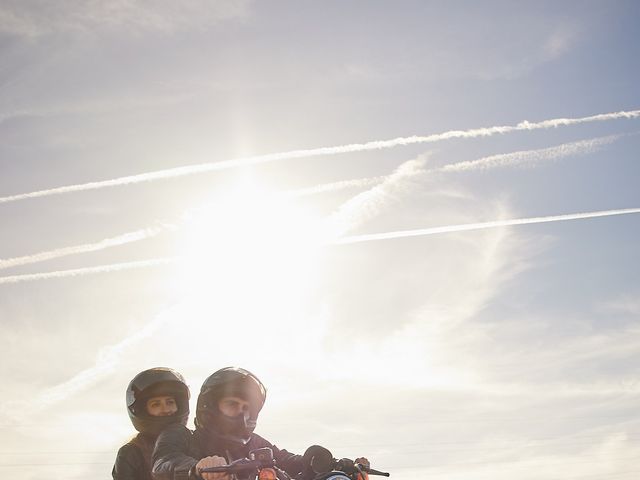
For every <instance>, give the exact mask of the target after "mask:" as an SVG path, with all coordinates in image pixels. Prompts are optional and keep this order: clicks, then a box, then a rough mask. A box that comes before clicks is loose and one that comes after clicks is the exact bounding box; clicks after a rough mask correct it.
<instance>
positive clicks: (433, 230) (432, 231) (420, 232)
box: [333, 208, 640, 245]
mask: <svg viewBox="0 0 640 480" xmlns="http://www.w3.org/2000/svg"><path fill="white" fill-rule="evenodd" d="M632 213H640V208H625V209H621V210H602V211H597V212H587V213H570V214H566V215H552V216H548V217H532V218H516V219H512V220H495V221H491V222H481V223H466V224H462V225H447V226H444V227H430V228H420V229H417V230H398V231H395V232H384V233H372V234H368V235H353V236H350V237H343V238H341V239H338V240H336V241H334V242H333V243H334V244H336V245H345V244H351V243H361V242H372V241H375V240H390V239H394V238H405V237H420V236H425V235H436V234H440V233H451V232H464V231H469V230H483V229H486V228H495V227H508V226H512V225H527V224H531V223H548V222H562V221H566V220H580V219H584V218H596V217H609V216H612V215H628V214H632Z"/></svg>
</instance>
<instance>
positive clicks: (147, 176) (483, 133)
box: [0, 110, 640, 203]
mask: <svg viewBox="0 0 640 480" xmlns="http://www.w3.org/2000/svg"><path fill="white" fill-rule="evenodd" d="M638 117H640V110H631V111H620V112H612V113H601V114H598V115H592V116H588V117H579V118H554V119H550V120H543V121H541V122H529V121H527V120H525V121H523V122H520V123H518V124H517V125H506V126H493V127H484V128H475V129H469V130H449V131H447V132H443V133H438V134H433V135H427V136H411V137H400V138H395V139H392V140H377V141H372V142H367V143H354V144H348V145H339V146H333V147H319V148H313V149H306V150H292V151H288V152H280V153H272V154H267V155H257V156H252V157H246V158H238V159H232V160H225V161H221V162H213V163H202V164H199V165H188V166H184V167H177V168H170V169H166V170H158V171H155V172H148V173H142V174H138V175H130V176H126V177H119V178H114V179H111V180H103V181H97V182H89V183H83V184H76V185H67V186H63V187H57V188H51V189H47V190H39V191H35V192H30V193H22V194H17V195H10V196H6V197H1V198H0V203H7V202H15V201H18V200H25V199H28V198H38V197H45V196H50V195H59V194H63V193H72V192H80V191H86V190H95V189H99V188H107V187H115V186H121V185H131V184H135V183H142V182H150V181H155V180H161V179H168V178H175V177H180V176H185V175H194V174H198V173H204V172H214V171H220V170H227V169H230V168H236V167H241V166H247V165H256V164H260V163H267V162H273V161H280V160H288V159H296V158H306V157H319V156H327V155H337V154H342V153H353V152H363V151H370V150H382V149H387V148H394V147H399V146H406V145H413V144H420V143H433V142H439V141H443V140H450V139H456V138H476V137H489V136H492V135H498V134H506V133H511V132H517V131H530V130H540V129H549V128H556V127H561V126H568V125H578V124H582V123H590V122H602V121H609V120H616V119H623V118H626V119H632V118H638Z"/></svg>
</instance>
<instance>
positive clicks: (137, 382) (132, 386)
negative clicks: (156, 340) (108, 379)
mask: <svg viewBox="0 0 640 480" xmlns="http://www.w3.org/2000/svg"><path fill="white" fill-rule="evenodd" d="M126 403H127V412H128V413H129V418H130V419H131V423H133V427H134V428H135V429H136V430H137V431H138V432H139V433H138V435H136V436H135V437H134V438H133V439H132V440H131V441H129V442H128V443H126V444H125V445H123V446H122V447H121V448H120V449H119V450H118V454H117V456H116V461H115V464H114V466H113V471H112V476H113V478H114V480H151V479H152V477H151V466H152V464H151V454H152V453H153V447H154V445H155V443H156V439H157V438H158V435H159V434H160V432H161V431H162V430H163V429H164V428H165V427H167V426H168V425H171V424H174V423H176V424H178V425H182V426H184V425H186V424H187V419H188V417H189V387H187V385H186V383H185V381H184V378H183V377H182V375H180V374H179V373H178V372H176V371H174V370H172V369H170V368H160V367H159V368H151V369H149V370H145V371H143V372H140V373H139V374H138V375H136V376H135V377H134V378H133V380H131V382H130V383H129V386H128V387H127V393H126Z"/></svg>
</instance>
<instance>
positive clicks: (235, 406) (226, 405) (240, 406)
mask: <svg viewBox="0 0 640 480" xmlns="http://www.w3.org/2000/svg"><path fill="white" fill-rule="evenodd" d="M218 409H219V410H220V411H221V412H222V414H223V415H226V416H227V417H237V416H238V415H241V414H242V415H244V417H245V418H247V417H249V415H250V413H249V402H247V401H246V400H243V399H242V398H240V397H222V398H221V399H220V400H219V401H218Z"/></svg>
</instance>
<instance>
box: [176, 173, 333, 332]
mask: <svg viewBox="0 0 640 480" xmlns="http://www.w3.org/2000/svg"><path fill="white" fill-rule="evenodd" d="M320 225H321V222H320V220H319V219H318V218H317V217H314V216H313V215H312V214H311V213H309V212H306V211H304V210H303V209H302V208H300V207H297V206H295V205H294V204H292V203H291V202H290V201H289V200H287V199H286V198H285V197H283V196H281V195H276V194H273V193H270V192H268V191H266V190H265V189H263V188H260V186H259V185H256V184H255V183H250V182H245V183H243V184H241V185H239V186H237V187H235V188H234V189H232V190H231V191H228V192H227V193H226V194H224V195H219V196H217V197H216V198H215V199H212V200H211V201H209V202H207V203H206V204H205V205H202V206H200V207H199V208H196V209H193V210H191V211H190V212H189V213H188V214H187V215H186V217H185V224H184V227H185V228H184V232H185V237H184V240H183V247H182V252H181V278H180V286H181V288H182V290H183V294H184V298H185V299H187V301H188V302H189V304H190V305H191V308H192V310H193V312H192V314H193V316H194V317H195V318H199V319H200V320H197V321H198V322H199V323H200V322H208V323H209V326H211V325H215V326H216V328H225V329H233V328H236V329H238V331H239V330H240V329H242V330H243V331H245V332H251V333H252V334H254V335H252V336H256V335H255V334H259V336H260V337H261V338H262V339H263V340H264V339H265V338H267V337H272V336H273V337H274V338H275V337H277V335H281V333H282V331H287V330H288V329H289V328H291V327H293V326H294V324H295V323H296V322H299V320H300V318H299V315H300V314H301V313H302V311H303V310H305V307H306V306H305V302H306V301H307V299H308V295H309V292H310V291H312V287H311V283H312V282H313V281H315V280H316V278H317V274H318V271H317V267H318V260H319V254H320V251H321V245H320V241H319V238H320V236H319V235H318V232H319V229H320ZM200 326H203V327H204V325H200ZM218 331H219V330H218ZM226 333H232V332H226Z"/></svg>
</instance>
